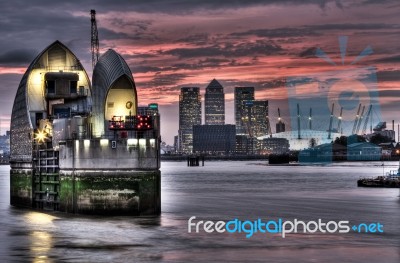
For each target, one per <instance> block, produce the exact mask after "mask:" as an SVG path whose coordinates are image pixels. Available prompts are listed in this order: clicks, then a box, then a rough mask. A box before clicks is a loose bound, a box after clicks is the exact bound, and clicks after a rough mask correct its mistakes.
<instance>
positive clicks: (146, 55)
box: [0, 0, 400, 143]
mask: <svg viewBox="0 0 400 263" xmlns="http://www.w3.org/2000/svg"><path fill="white" fill-rule="evenodd" d="M90 9H96V11H97V23H98V28H99V38H100V49H101V51H102V52H103V51H105V50H107V49H109V48H113V49H115V50H116V51H117V52H119V53H120V54H121V55H122V56H123V57H124V58H125V59H126V61H127V62H128V64H129V66H130V67H131V70H132V72H133V76H134V78H135V81H136V85H137V88H138V95H139V104H141V105H146V104H147V103H150V102H157V103H159V105H160V109H161V115H162V129H163V130H162V136H163V140H165V141H166V142H168V143H172V141H173V136H174V135H175V134H177V130H178V95H179V90H180V87H182V86H197V87H201V88H202V93H204V89H205V87H206V86H207V83H209V82H210V81H211V80H212V79H213V78H216V79H217V80H219V81H220V82H221V84H223V86H224V88H225V93H226V95H225V97H226V114H227V117H226V119H227V122H228V123H233V122H234V120H233V102H232V100H233V89H234V87H235V86H254V87H255V89H256V98H257V99H268V100H269V103H270V118H271V121H272V123H273V124H274V123H275V120H276V115H277V108H278V107H280V108H281V109H282V114H283V117H284V119H286V120H287V122H290V118H289V107H288V101H289V104H290V99H291V98H290V96H294V95H293V94H291V93H290V92H287V91H288V87H287V86H288V83H289V84H290V82H291V81H293V79H294V78H300V79H302V80H303V82H301V81H300V84H301V85H300V84H299V85H300V86H301V89H299V93H296V94H298V95H299V94H300V95H299V96H300V97H301V96H306V97H307V96H308V95H310V96H315V95H316V94H317V96H320V97H321V96H328V97H329V96H330V95H329V94H328V93H329V92H328V93H326V92H325V93H324V92H322V93H319V90H321V89H324V88H327V89H329V88H330V86H332V85H333V84H332V83H334V82H332V80H336V81H341V80H343V81H344V82H342V83H341V84H340V83H339V84H340V85H339V86H341V87H342V89H343V87H344V86H346V85H348V84H349V83H351V82H348V81H349V79H350V80H351V79H353V80H354V79H356V80H357V81H359V82H361V83H364V84H365V83H367V82H368V84H366V86H368V87H369V88H371V89H376V90H378V91H379V103H380V106H381V107H380V110H381V112H382V119H383V120H387V121H390V120H391V119H395V121H396V123H398V122H400V118H399V115H398V109H399V107H400V106H399V103H398V97H399V96H400V82H399V81H400V67H399V65H400V41H399V40H400V18H399V17H400V16H399V14H400V2H399V1H398V0H393V1H390V0H387V1H385V0H381V1H378V0H360V1H340V0H336V1H330V0H304V1H295V0H264V1H258V0H248V1H234V0H231V1H214V0H201V1H200V0H193V1H189V0H187V1H184V0H155V1H153V0H146V1H142V0H136V1H128V0H124V1H118V0H116V1H110V0H98V1H94V0H87V1H86V0H82V1H54V0H37V1H21V0H13V1H4V0H2V1H0V36H1V40H0V94H1V95H0V117H1V133H4V132H5V130H7V129H8V127H9V121H10V114H11V108H12V103H13V100H14V96H15V93H16V89H17V87H18V84H19V81H20V79H21V76H22V74H23V73H24V71H25V69H26V68H27V66H28V65H29V63H30V62H31V61H32V60H33V59H34V57H35V56H36V55H37V54H38V53H39V52H40V51H41V50H43V49H44V48H45V47H47V46H48V45H49V44H50V43H52V42H53V41H55V40H57V39H58V40H60V41H62V42H63V43H64V44H66V45H67V46H68V47H69V48H70V49H71V50H72V51H73V52H74V53H75V54H76V55H77V56H78V57H79V58H80V60H81V61H82V62H83V64H84V66H85V68H86V70H87V71H88V73H89V75H91V61H90V59H91V55H90V15H89V12H90ZM339 36H347V37H348V38H347V45H342V49H343V47H346V51H345V52H343V51H344V50H342V54H344V55H345V57H343V61H342V57H341V52H340V46H339V42H338V37H339ZM368 46H369V47H368ZM367 47H368V48H367ZM318 49H319V50H321V51H323V52H324V53H325V54H326V55H327V56H328V57H329V58H330V59H331V60H330V62H331V63H328V62H327V61H325V60H323V59H321V58H318V57H316V55H315V54H316V51H317V50H318ZM364 49H366V51H365V54H367V56H365V57H364V58H362V59H360V60H358V61H356V62H355V63H353V64H351V63H352V62H353V61H354V59H355V58H356V57H357V56H358V55H359V54H360V53H361V52H362V51H363V50H364ZM319 53H322V52H319ZM326 60H327V58H326ZM366 67H374V68H372V69H370V70H367V72H366V71H365V70H364V71H363V70H362V69H365V68H366ZM360 69H361V70H360ZM360 72H361V73H360ZM315 76H317V77H315ZM374 76H376V77H377V78H374ZM317 79H318V81H319V82H318V83H317V82H315V81H316V80H317ZM304 80H310V81H304ZM359 82H358V83H359ZM324 85H327V86H328V87H325V86H324ZM356 86H357V85H356ZM346 88H347V86H346ZM344 89H345V88H344ZM349 89H351V87H349ZM361 89H362V88H361ZM327 94H328V95H327ZM353 95H354V94H353ZM288 96H289V99H288ZM350 96H352V95H351V94H350ZM374 96H375V95H374ZM330 101H332V99H330ZM366 105H367V104H366ZM305 106H307V105H305ZM305 106H304V107H305ZM302 107H303V106H302ZM337 107H338V106H337ZM328 108H329V107H328ZM303 111H304V112H305V111H307V110H306V109H304V110H303ZM315 114H318V113H315ZM335 114H336V115H338V113H335ZM378 115H379V113H378ZM273 130H274V129H273Z"/></svg>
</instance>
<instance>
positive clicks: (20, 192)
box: [10, 169, 32, 207]
mask: <svg viewBox="0 0 400 263" xmlns="http://www.w3.org/2000/svg"><path fill="white" fill-rule="evenodd" d="M10 203H11V205H14V206H20V207H32V171H31V170H29V169H11V171H10Z"/></svg>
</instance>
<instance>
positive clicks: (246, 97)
mask: <svg viewBox="0 0 400 263" xmlns="http://www.w3.org/2000/svg"><path fill="white" fill-rule="evenodd" d="M234 100H235V108H234V111H235V124H236V134H238V135H246V134H247V135H248V129H247V124H246V119H245V118H246V117H247V116H248V114H247V112H246V111H247V110H248V109H246V107H245V106H246V103H247V102H249V101H254V87H235V94H234Z"/></svg>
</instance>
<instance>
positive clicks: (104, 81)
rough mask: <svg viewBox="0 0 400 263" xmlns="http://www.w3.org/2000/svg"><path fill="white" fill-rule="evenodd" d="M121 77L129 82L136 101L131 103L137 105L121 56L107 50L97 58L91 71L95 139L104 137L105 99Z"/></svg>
mask: <svg viewBox="0 0 400 263" xmlns="http://www.w3.org/2000/svg"><path fill="white" fill-rule="evenodd" d="M121 77H126V78H127V79H128V80H129V82H130V84H131V86H132V88H133V92H134V94H135V100H136V101H135V102H133V103H134V104H135V105H137V93H136V86H135V81H134V79H133V77H132V72H131V70H130V69H129V66H128V64H127V63H126V62H125V60H124V59H123V58H122V56H121V55H120V54H118V53H117V52H116V51H115V50H113V49H109V50H108V51H107V52H106V53H104V54H103V55H102V56H101V57H100V58H99V61H98V62H97V64H96V66H95V68H94V70H93V78H92V80H93V81H92V84H93V85H92V86H93V88H92V99H93V107H92V123H93V126H94V127H93V135H94V136H95V137H98V136H102V135H104V123H105V117H104V105H105V101H106V97H107V94H108V92H109V90H110V88H111V87H112V85H113V84H114V83H115V82H116V81H117V80H118V79H120V78H121Z"/></svg>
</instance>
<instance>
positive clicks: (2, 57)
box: [0, 49, 38, 66]
mask: <svg viewBox="0 0 400 263" xmlns="http://www.w3.org/2000/svg"><path fill="white" fill-rule="evenodd" d="M37 54H38V52H37V51H36V50H33V49H13V50H10V51H6V52H4V53H2V54H0V65H8V66H26V65H27V64H29V63H30V62H31V61H32V60H33V59H34V58H35V56H36V55H37Z"/></svg>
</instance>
